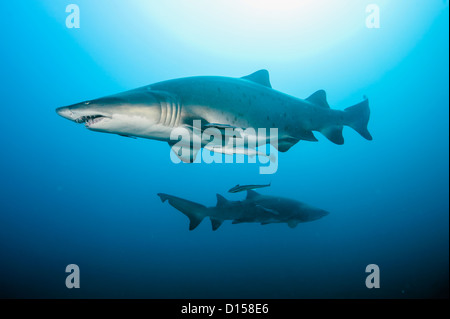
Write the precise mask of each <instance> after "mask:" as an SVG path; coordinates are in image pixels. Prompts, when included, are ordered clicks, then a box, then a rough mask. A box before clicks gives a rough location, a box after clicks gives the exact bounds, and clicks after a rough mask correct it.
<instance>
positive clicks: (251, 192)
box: [247, 189, 260, 199]
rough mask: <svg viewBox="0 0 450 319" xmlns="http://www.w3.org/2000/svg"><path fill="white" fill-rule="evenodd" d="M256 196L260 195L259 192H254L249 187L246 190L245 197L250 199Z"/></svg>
mask: <svg viewBox="0 0 450 319" xmlns="http://www.w3.org/2000/svg"><path fill="white" fill-rule="evenodd" d="M258 196H260V195H259V193H257V192H255V191H253V190H251V189H248V190H247V199H252V198H255V197H258Z"/></svg>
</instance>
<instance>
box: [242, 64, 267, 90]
mask: <svg viewBox="0 0 450 319" xmlns="http://www.w3.org/2000/svg"><path fill="white" fill-rule="evenodd" d="M241 79H244V80H249V81H252V82H255V83H258V84H261V85H264V86H267V87H269V88H272V85H271V84H270V79H269V71H267V70H264V69H263V70H259V71H256V72H254V73H252V74H250V75H246V76H243V77H242V78H241Z"/></svg>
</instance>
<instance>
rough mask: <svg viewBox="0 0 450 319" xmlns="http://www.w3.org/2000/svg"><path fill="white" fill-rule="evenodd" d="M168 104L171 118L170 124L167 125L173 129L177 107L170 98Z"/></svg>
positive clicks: (175, 102)
mask: <svg viewBox="0 0 450 319" xmlns="http://www.w3.org/2000/svg"><path fill="white" fill-rule="evenodd" d="M169 103H170V107H171V109H172V116H171V118H170V123H169V126H170V127H174V126H175V122H176V120H177V113H178V112H177V111H178V110H177V109H178V107H177V101H175V99H173V98H170V99H169Z"/></svg>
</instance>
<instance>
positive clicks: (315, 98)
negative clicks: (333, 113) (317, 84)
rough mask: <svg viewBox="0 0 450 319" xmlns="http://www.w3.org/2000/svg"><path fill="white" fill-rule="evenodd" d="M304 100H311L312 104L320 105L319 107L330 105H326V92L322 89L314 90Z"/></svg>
mask: <svg viewBox="0 0 450 319" xmlns="http://www.w3.org/2000/svg"><path fill="white" fill-rule="evenodd" d="M306 101H309V102H311V103H312V104H314V105H317V106H320V107H325V108H327V109H329V108H330V106H329V105H328V102H327V94H326V93H325V91H324V90H319V91H317V92H314V93H313V94H311V96H309V97H308V98H307V99H306Z"/></svg>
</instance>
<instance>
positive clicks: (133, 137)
mask: <svg viewBox="0 0 450 319" xmlns="http://www.w3.org/2000/svg"><path fill="white" fill-rule="evenodd" d="M119 136H123V137H129V138H132V139H136V137H135V136H130V135H125V134H119Z"/></svg>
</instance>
